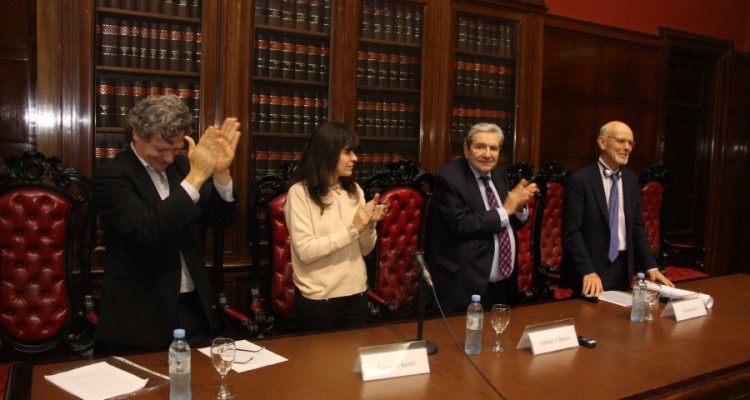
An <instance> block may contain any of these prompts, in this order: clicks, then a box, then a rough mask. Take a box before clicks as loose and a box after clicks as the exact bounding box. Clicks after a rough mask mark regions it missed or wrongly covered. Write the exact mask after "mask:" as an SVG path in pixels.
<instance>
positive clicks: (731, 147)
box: [714, 54, 750, 273]
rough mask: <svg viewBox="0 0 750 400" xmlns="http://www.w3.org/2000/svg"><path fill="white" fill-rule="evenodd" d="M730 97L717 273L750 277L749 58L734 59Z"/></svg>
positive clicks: (718, 233)
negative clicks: (749, 251)
mask: <svg viewBox="0 0 750 400" xmlns="http://www.w3.org/2000/svg"><path fill="white" fill-rule="evenodd" d="M733 61H734V62H733V65H732V79H731V86H730V94H729V107H728V108H729V110H730V112H729V123H728V134H727V141H726V143H727V145H726V146H725V151H726V153H725V154H726V156H725V157H724V165H725V173H724V175H723V178H722V182H721V187H722V188H723V190H722V193H721V194H720V195H721V197H722V200H723V201H722V202H721V208H720V209H719V210H718V211H717V212H718V213H719V215H720V216H721V221H720V226H721V227H722V229H720V230H719V232H717V236H718V238H717V240H716V242H717V243H722V244H723V246H724V248H722V249H720V250H719V252H718V254H717V255H716V260H717V261H716V263H715V264H716V265H715V267H714V268H715V271H716V273H729V272H731V271H737V272H744V273H750V263H748V262H747V242H748V239H749V238H750V202H749V201H748V199H750V184H748V182H750V113H748V112H747V106H748V104H750V54H741V55H737V56H735V58H734V60H733Z"/></svg>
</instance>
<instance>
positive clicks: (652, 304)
mask: <svg viewBox="0 0 750 400" xmlns="http://www.w3.org/2000/svg"><path fill="white" fill-rule="evenodd" d="M659 296H660V293H659V291H658V290H647V291H646V317H645V318H644V319H645V320H646V321H653V320H655V319H656V316H655V315H654V310H656V305H657V304H659Z"/></svg>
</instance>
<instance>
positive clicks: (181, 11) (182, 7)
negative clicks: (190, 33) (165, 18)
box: [175, 0, 190, 17]
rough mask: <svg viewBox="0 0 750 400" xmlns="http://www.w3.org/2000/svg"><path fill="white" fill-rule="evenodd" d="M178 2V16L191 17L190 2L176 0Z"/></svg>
mask: <svg viewBox="0 0 750 400" xmlns="http://www.w3.org/2000/svg"><path fill="white" fill-rule="evenodd" d="M175 1H176V2H177V4H176V6H175V8H176V14H177V16H178V17H189V16H190V4H189V3H188V0H175Z"/></svg>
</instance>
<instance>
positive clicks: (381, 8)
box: [360, 2, 422, 43]
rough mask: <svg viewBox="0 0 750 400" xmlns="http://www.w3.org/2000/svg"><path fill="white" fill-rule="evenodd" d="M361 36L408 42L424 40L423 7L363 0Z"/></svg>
mask: <svg viewBox="0 0 750 400" xmlns="http://www.w3.org/2000/svg"><path fill="white" fill-rule="evenodd" d="M363 3H364V4H363V5H362V24H361V25H360V36H361V37H363V38H366V39H379V40H390V41H398V42H406V43H421V42H422V7H419V6H413V5H406V4H393V3H387V2H377V3H372V2H363Z"/></svg>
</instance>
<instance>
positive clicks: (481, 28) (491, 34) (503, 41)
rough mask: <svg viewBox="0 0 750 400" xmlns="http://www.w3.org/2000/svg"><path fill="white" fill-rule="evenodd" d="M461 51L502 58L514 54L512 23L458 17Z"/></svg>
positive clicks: (458, 44)
mask: <svg viewBox="0 0 750 400" xmlns="http://www.w3.org/2000/svg"><path fill="white" fill-rule="evenodd" d="M457 30H458V37H457V43H456V47H457V48H458V49H459V50H469V51H479V52H483V53H490V54H495V55H498V56H502V57H512V56H513V54H514V46H513V43H515V38H514V35H515V29H514V26H513V25H512V24H510V23H504V22H497V21H485V20H484V19H483V18H476V17H467V16H464V15H459V16H458V28H457Z"/></svg>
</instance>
